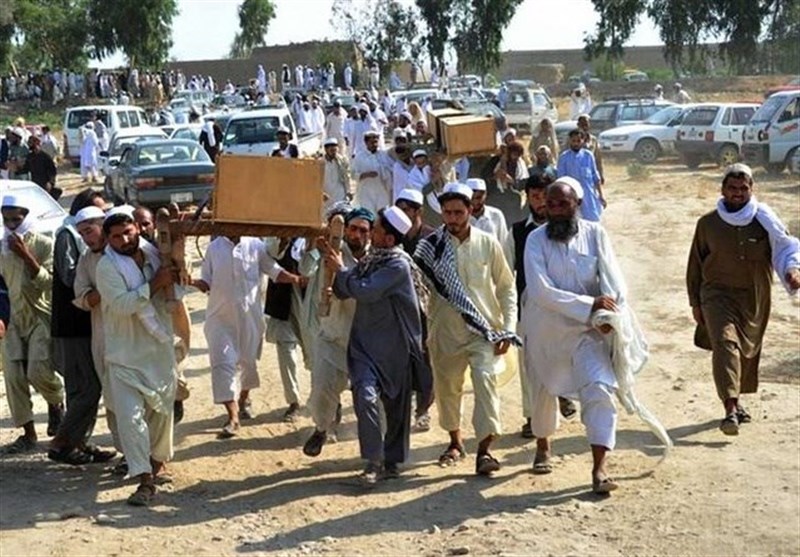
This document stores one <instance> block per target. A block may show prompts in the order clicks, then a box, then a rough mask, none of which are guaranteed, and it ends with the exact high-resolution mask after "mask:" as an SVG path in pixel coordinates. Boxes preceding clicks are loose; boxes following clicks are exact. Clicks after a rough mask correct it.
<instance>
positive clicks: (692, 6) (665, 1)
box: [647, 0, 713, 77]
mask: <svg viewBox="0 0 800 557" xmlns="http://www.w3.org/2000/svg"><path fill="white" fill-rule="evenodd" d="M647 14H648V16H649V17H650V19H651V20H652V21H653V22H654V23H655V24H656V25H657V26H658V27H659V36H660V37H661V40H662V41H663V42H664V59H665V60H666V61H667V63H668V64H669V65H670V66H671V67H672V71H673V74H674V75H675V76H676V77H678V76H680V75H682V74H683V73H684V72H685V71H688V72H690V73H691V74H692V75H700V74H703V73H705V72H706V63H705V60H706V59H707V56H706V55H707V54H708V52H707V50H708V49H707V48H706V47H705V45H704V44H703V43H704V42H705V41H708V40H710V39H711V35H712V33H711V25H712V24H713V13H712V12H711V11H710V10H709V6H708V5H707V3H705V2H702V1H698V0H654V1H653V2H652V4H651V5H650V6H649V7H648V9H647Z"/></svg>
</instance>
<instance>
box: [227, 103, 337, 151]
mask: <svg viewBox="0 0 800 557" xmlns="http://www.w3.org/2000/svg"><path fill="white" fill-rule="evenodd" d="M281 126H285V127H287V128H289V129H290V130H292V139H291V143H294V144H295V145H297V149H298V151H299V152H300V156H301V157H304V156H305V157H310V156H313V155H315V154H317V153H318V152H319V151H320V150H321V148H322V134H321V133H307V134H302V135H299V136H298V134H297V128H296V127H295V125H294V118H292V116H291V114H289V110H288V109H287V108H285V107H274V108H273V107H269V108H260V109H258V110H246V111H243V112H237V113H236V114H234V115H233V116H231V118H230V120H228V124H227V126H225V133H224V134H223V138H222V146H221V152H223V153H230V154H233V155H251V156H262V157H264V156H267V157H268V156H270V155H271V154H272V151H273V150H274V149H275V147H277V146H278V139H277V137H276V134H277V132H278V128H280V127H281Z"/></svg>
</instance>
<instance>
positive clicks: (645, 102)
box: [554, 97, 675, 145]
mask: <svg viewBox="0 0 800 557" xmlns="http://www.w3.org/2000/svg"><path fill="white" fill-rule="evenodd" d="M673 104H675V103H672V102H670V101H658V100H655V99H651V98H641V97H637V98H630V99H615V100H608V101H604V102H601V103H599V104H596V105H594V108H592V110H591V111H590V112H589V117H590V118H591V127H592V133H594V134H599V133H601V132H604V131H606V130H610V129H611V128H618V127H620V126H630V125H633V124H641V123H642V122H644V121H645V120H646V119H648V118H650V116H652V115H653V114H655V113H656V112H658V111H659V110H662V109H663V108H666V107H668V106H672V105H673ZM576 127H578V122H577V121H575V120H568V121H565V122H558V123H557V124H556V125H555V126H554V128H555V130H556V137H557V138H558V143H559V145H566V143H567V135H568V134H569V132H570V131H572V130H574V129H575V128H576Z"/></svg>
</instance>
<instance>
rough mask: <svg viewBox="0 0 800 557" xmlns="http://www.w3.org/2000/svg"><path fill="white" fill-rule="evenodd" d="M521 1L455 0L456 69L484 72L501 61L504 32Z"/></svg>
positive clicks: (454, 42) (454, 40)
mask: <svg viewBox="0 0 800 557" xmlns="http://www.w3.org/2000/svg"><path fill="white" fill-rule="evenodd" d="M521 3H522V0H455V1H454V3H453V7H452V8H453V14H454V17H455V20H456V21H455V32H454V36H453V47H454V48H455V51H456V54H457V55H458V68H459V71H461V72H462V73H465V72H467V71H470V70H471V71H475V72H478V73H479V74H485V73H487V72H489V71H490V70H492V69H494V68H496V67H497V66H499V65H500V62H502V57H501V55H500V46H501V44H502V42H503V31H505V28H506V27H507V26H508V24H509V23H510V22H511V19H512V18H513V17H514V13H515V12H516V9H517V6H519V5H520V4H521Z"/></svg>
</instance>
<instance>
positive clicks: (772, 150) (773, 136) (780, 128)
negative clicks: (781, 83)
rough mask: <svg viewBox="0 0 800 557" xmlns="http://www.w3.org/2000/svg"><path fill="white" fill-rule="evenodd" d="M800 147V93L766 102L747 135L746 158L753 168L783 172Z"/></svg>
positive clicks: (780, 95) (787, 93) (784, 94)
mask: <svg viewBox="0 0 800 557" xmlns="http://www.w3.org/2000/svg"><path fill="white" fill-rule="evenodd" d="M798 147H800V89H798V90H797V91H781V92H779V93H774V94H772V95H770V97H769V98H768V99H767V100H766V101H764V104H762V105H761V108H759V109H758V110H757V111H756V113H755V114H753V117H752V118H750V122H749V123H748V124H747V128H746V129H745V132H744V145H743V146H742V155H744V160H745V161H746V162H747V163H748V164H750V165H763V166H764V167H765V168H766V169H767V170H768V171H769V172H775V173H778V172H782V171H783V169H784V167H785V166H787V165H790V164H791V161H792V156H793V155H794V154H795V153H796V152H797V151H798Z"/></svg>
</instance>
